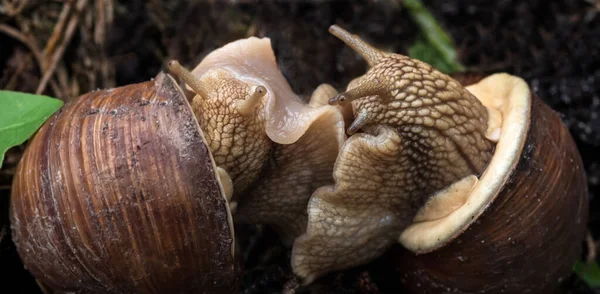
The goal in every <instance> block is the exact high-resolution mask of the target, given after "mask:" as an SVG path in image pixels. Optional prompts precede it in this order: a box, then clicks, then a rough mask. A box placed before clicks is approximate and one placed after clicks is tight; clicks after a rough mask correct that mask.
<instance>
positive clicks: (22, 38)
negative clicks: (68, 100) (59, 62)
mask: <svg viewBox="0 0 600 294" xmlns="http://www.w3.org/2000/svg"><path fill="white" fill-rule="evenodd" d="M0 32H2V33H4V34H6V35H8V36H10V37H12V38H14V39H16V40H17V41H19V42H21V43H23V45H25V46H26V47H27V48H29V51H31V53H33V56H34V57H35V60H36V61H37V64H38V68H39V69H40V72H44V70H45V67H44V56H43V54H42V51H40V47H39V46H38V44H37V42H36V41H35V39H32V38H31V37H29V36H26V35H24V34H23V33H21V32H20V31H18V30H16V29H15V28H13V27H10V26H8V25H5V24H0ZM50 86H51V87H52V90H53V91H54V93H55V94H56V95H57V96H58V97H63V95H62V91H61V90H60V88H59V87H58V85H57V84H56V83H55V82H53V81H51V82H50Z"/></svg>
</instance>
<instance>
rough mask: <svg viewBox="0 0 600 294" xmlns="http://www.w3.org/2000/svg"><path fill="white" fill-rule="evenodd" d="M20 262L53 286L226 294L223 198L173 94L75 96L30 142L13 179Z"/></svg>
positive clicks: (132, 88)
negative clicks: (74, 99)
mask: <svg viewBox="0 0 600 294" xmlns="http://www.w3.org/2000/svg"><path fill="white" fill-rule="evenodd" d="M11 197H12V203H11V224H12V231H13V234H14V239H15V243H16V245H17V248H18V252H19V255H20V256H21V258H22V260H23V263H24V264H25V266H26V267H27V269H28V270H29V271H31V273H32V274H33V275H34V276H35V277H36V278H37V280H38V281H39V282H40V283H41V284H44V285H45V286H47V287H48V288H50V289H52V290H53V291H55V292H58V293H62V292H71V291H74V292H83V293H216V292H218V293H229V292H235V291H236V289H237V288H236V285H237V268H236V267H235V266H234V257H233V232H232V227H231V225H230V223H231V215H230V212H229V208H228V204H227V201H226V199H225V198H224V196H223V190H222V187H221V184H220V183H219V180H218V179H217V176H216V173H215V166H214V163H213V159H212V156H211V155H210V152H209V150H208V147H207V146H206V145H205V144H204V139H203V135H202V132H201V131H200V128H199V126H198V123H197V121H196V119H195V117H194V115H193V113H192V111H191V108H190V106H189V104H188V103H187V101H186V100H185V98H184V96H183V94H182V93H181V90H180V89H179V87H178V86H177V85H176V83H175V82H174V81H173V79H172V78H170V77H169V76H167V75H165V74H163V73H161V74H159V75H158V76H157V77H156V78H155V79H154V80H153V81H149V82H146V83H141V84H135V85H129V86H125V87H121V88H116V89H111V90H102V91H96V92H91V93H88V94H85V95H83V96H81V97H79V99H77V100H76V102H74V103H72V104H70V105H67V106H65V107H64V108H63V109H62V110H61V111H60V112H58V113H57V114H56V115H54V116H53V117H52V118H51V119H49V120H48V121H47V122H46V124H45V125H44V126H43V127H42V128H41V129H40V131H39V132H38V133H37V135H36V136H35V138H34V139H33V140H32V141H31V142H30V145H29V147H28V148H27V151H26V152H25V154H24V156H23V159H22V161H21V163H20V164H19V167H18V170H17V173H16V175H15V179H14V184H13V187H12V195H11Z"/></svg>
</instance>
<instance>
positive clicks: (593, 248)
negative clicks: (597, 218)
mask: <svg viewBox="0 0 600 294" xmlns="http://www.w3.org/2000/svg"><path fill="white" fill-rule="evenodd" d="M585 243H586V245H587V249H588V250H587V257H586V259H585V260H586V262H587V263H588V264H590V263H592V262H594V261H595V260H596V254H597V251H598V245H597V244H596V241H594V237H592V233H590V231H587V233H586V234H585Z"/></svg>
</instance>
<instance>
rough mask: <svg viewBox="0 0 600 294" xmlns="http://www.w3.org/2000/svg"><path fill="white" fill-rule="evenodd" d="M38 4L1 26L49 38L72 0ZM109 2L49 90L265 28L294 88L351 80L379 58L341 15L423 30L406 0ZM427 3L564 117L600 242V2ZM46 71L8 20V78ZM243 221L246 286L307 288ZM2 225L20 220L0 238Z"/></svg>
mask: <svg viewBox="0 0 600 294" xmlns="http://www.w3.org/2000/svg"><path fill="white" fill-rule="evenodd" d="M8 2H9V3H19V2H21V1H8ZM29 2H31V3H29V4H28V5H27V6H25V7H24V9H22V10H20V11H17V12H16V13H14V14H13V15H9V14H4V15H0V24H4V25H7V26H10V27H14V28H16V29H18V30H23V29H24V28H27V29H28V31H27V32H26V33H27V34H29V36H31V38H33V39H34V40H35V42H36V43H37V44H38V46H39V47H40V48H42V49H43V48H44V47H45V46H43V44H47V41H48V40H49V39H50V36H51V35H52V29H53V27H54V24H55V23H56V22H57V19H58V16H59V14H60V11H61V9H62V4H61V3H59V2H57V1H56V2H55V1H53V2H50V1H48V2H41V1H29ZM38 2H40V3H38ZM99 2H102V3H105V4H108V3H112V4H113V6H112V7H111V9H110V10H111V11H113V12H114V18H113V20H112V21H110V18H109V17H107V16H106V15H105V16H104V18H101V15H102V14H101V13H100V9H97V8H94V7H92V6H94V5H92V4H89V6H90V7H88V8H86V10H85V11H86V18H84V19H85V20H83V21H81V22H80V23H79V25H78V27H77V29H76V30H75V33H74V34H73V38H72V39H71V41H70V42H69V43H68V44H66V45H67V46H66V50H65V53H64V54H63V55H62V56H61V58H60V60H59V62H58V66H57V69H56V75H55V76H54V77H53V78H52V79H51V81H53V82H54V86H53V85H50V86H48V87H46V89H45V91H44V93H46V94H48V95H53V96H58V97H60V98H62V99H64V100H67V101H68V100H70V99H72V98H73V97H76V96H78V95H79V94H82V93H85V92H88V91H90V90H94V89H97V88H106V87H112V86H119V85H125V84H130V83H134V82H141V81H145V80H148V79H150V78H152V77H154V76H156V74H157V73H158V72H159V71H160V70H161V69H162V68H163V66H164V64H165V62H166V61H167V60H169V59H178V60H179V61H180V62H181V63H182V64H184V65H186V66H187V67H188V68H191V67H193V65H195V64H197V63H198V62H199V61H200V60H201V59H202V58H203V57H204V56H205V55H206V54H207V53H208V52H210V51H212V50H214V49H215V48H218V47H221V46H222V45H224V44H226V43H228V42H230V41H233V40H236V39H239V38H244V37H247V36H251V35H255V36H266V37H269V38H271V40H272V42H273V46H274V49H275V53H276V55H277V59H278V62H279V65H280V68H281V70H282V72H283V73H284V75H285V76H286V77H287V78H288V80H289V82H290V84H291V85H292V87H293V89H294V90H295V91H296V92H297V93H299V94H301V95H304V96H306V95H308V94H310V92H311V91H312V89H314V88H316V87H317V86H318V85H319V84H320V83H322V82H328V83H331V84H333V85H334V86H336V87H337V88H338V89H342V88H344V86H345V85H346V84H347V83H348V82H349V81H350V79H352V78H353V77H356V76H358V75H360V74H362V73H363V72H364V71H365V69H366V64H365V63H364V61H363V60H362V59H361V58H359V57H358V56H356V55H355V54H354V53H353V52H351V51H350V49H348V48H347V47H345V46H344V45H343V44H342V43H341V42H339V41H338V40H336V39H334V38H333V37H332V36H330V35H329V34H328V32H327V28H328V26H329V25H331V24H334V23H337V24H340V25H341V26H342V27H344V28H346V29H348V30H349V31H351V32H354V33H356V34H360V35H361V36H362V37H363V38H364V39H365V40H367V41H369V42H371V43H372V44H374V45H376V46H377V47H379V48H384V49H386V50H388V51H395V52H398V53H406V52H407V49H408V47H409V46H410V45H411V43H412V42H413V40H414V39H415V37H416V36H417V33H418V28H417V27H416V26H415V25H414V24H413V23H412V22H411V20H410V17H409V15H408V14H407V12H406V10H405V9H403V7H402V6H401V5H400V4H399V2H397V1H357V2H350V1H312V2H309V3H287V2H284V3H278V4H265V5H256V4H254V5H252V4H243V3H242V4H222V3H221V2H218V1H211V2H214V3H198V2H200V1H185V0H179V1H142V0H133V1H116V2H113V1H108V0H104V1H99ZM242 2H244V1H242ZM291 2H295V1H291ZM425 4H426V6H427V7H428V8H429V9H430V10H431V11H432V13H433V14H434V15H435V16H436V18H437V19H438V20H439V21H440V22H441V24H442V25H443V26H444V27H445V28H446V29H447V30H448V32H449V34H450V35H451V37H452V38H453V39H454V41H455V43H456V45H457V47H458V51H459V59H460V61H461V62H462V63H464V64H465V65H466V66H467V68H468V69H469V70H471V71H480V72H485V73H491V72H500V71H503V72H508V73H511V74H515V75H519V76H521V77H523V78H525V79H526V81H527V82H528V83H530V85H531V86H532V88H533V89H534V91H535V92H536V93H537V94H538V95H539V96H540V97H541V98H542V99H543V100H544V101H545V102H546V103H548V104H549V105H550V106H552V107H553V108H554V109H555V110H556V111H558V112H560V113H561V114H562V118H563V120H564V122H565V124H566V125H567V126H568V127H569V129H570V131H571V133H572V135H573V137H574V138H575V141H576V143H577V146H578V147H579V150H580V152H581V156H582V158H583V162H584V164H585V168H586V171H587V174H588V183H589V195H590V201H591V205H590V207H591V213H590V220H589V230H590V233H591V235H592V236H593V237H594V239H597V238H600V214H599V213H597V212H598V211H599V210H600V199H598V197H597V196H598V195H599V193H600V152H598V151H597V150H600V149H599V147H600V2H599V1H594V0H564V1H547V0H546V1H542V0H530V1H520V0H498V1H478V0H476V1H460V0H431V1H426V3H425ZM0 7H1V5H0ZM0 11H3V10H0ZM90 19H91V20H90ZM94 20H95V21H94ZM101 29H104V32H103V31H102V30H101ZM39 44H42V45H39ZM41 77H42V74H41V73H40V70H39V66H38V61H36V56H35V54H32V53H31V50H30V48H28V47H27V46H25V45H24V44H23V43H21V42H19V41H17V40H15V39H14V38H11V37H9V36H7V35H6V34H4V33H2V32H1V31H0V89H13V90H19V91H25V92H35V91H36V88H37V87H38V84H39V82H40V80H41ZM21 153H22V148H16V149H13V150H11V152H10V153H9V154H8V156H7V158H6V161H5V163H4V166H3V169H2V170H0V200H2V201H0V204H1V205H0V208H1V209H4V210H6V208H7V207H8V203H7V199H8V194H9V189H10V188H9V185H10V181H11V174H12V173H11V172H12V170H13V169H14V166H15V165H16V162H18V158H19V157H20V154H21ZM2 215H4V214H3V213H0V216H2ZM6 221H7V219H6V217H5V218H4V219H0V224H1V223H2V222H3V223H6ZM238 229H239V230H238V231H244V232H246V233H245V234H243V235H242V236H241V238H240V239H241V242H240V245H241V248H245V250H244V254H243V260H244V266H245V275H244V277H243V283H242V290H243V293H279V292H281V291H282V289H293V288H295V286H296V285H295V283H296V282H295V280H294V279H293V275H292V274H291V269H290V267H289V265H288V261H289V250H287V249H285V248H284V247H283V246H282V245H281V244H279V243H278V241H277V236H276V234H275V233H274V232H273V231H271V230H270V229H269V228H265V227H240V228H238ZM2 232H7V233H8V230H6V228H5V230H4V231H0V235H1V234H2ZM582 246H584V244H582ZM589 249H590V248H589V247H587V250H589ZM596 249H597V248H592V250H593V251H594V252H595V251H596ZM587 250H586V251H587ZM582 258H585V256H582ZM0 280H1V281H9V284H10V283H13V284H15V283H16V284H17V286H18V287H19V288H20V289H22V290H23V291H25V292H24V293H36V291H37V290H34V289H37V288H36V286H35V282H34V281H33V280H32V279H31V277H29V276H28V275H27V272H26V271H24V270H22V265H20V264H19V260H18V257H17V255H16V253H15V250H14V245H12V242H11V241H10V239H7V238H4V240H3V241H2V242H1V243H0ZM17 281H19V282H18V283H17ZM4 285H6V282H5V283H4ZM565 288H566V289H567V292H569V293H600V291H597V292H594V290H592V289H589V288H587V286H585V285H584V283H583V282H582V281H580V280H579V279H578V278H577V277H576V276H575V275H573V277H572V278H571V279H570V280H569V281H567V282H566V283H565ZM23 291H22V292H23ZM378 291H379V288H378V286H377V284H376V282H374V281H373V280H372V277H370V275H369V271H368V270H366V269H364V268H358V269H352V270H349V271H346V272H342V273H337V274H332V275H330V276H327V277H325V278H324V279H322V280H321V281H320V282H319V283H317V284H315V285H313V286H311V287H310V288H299V289H297V290H296V292H298V293H305V292H306V293H308V292H310V293H356V292H360V293H377V292H378Z"/></svg>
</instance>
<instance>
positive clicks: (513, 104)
mask: <svg viewBox="0 0 600 294" xmlns="http://www.w3.org/2000/svg"><path fill="white" fill-rule="evenodd" d="M466 88H467V89H468V90H469V91H470V92H471V93H473V95H475V96H476V97H478V99H479V100H480V101H481V102H482V103H483V104H484V105H485V106H486V107H489V108H492V109H496V110H498V111H499V112H500V113H501V115H502V127H501V132H500V139H499V141H498V143H497V145H496V150H495V152H494V156H493V157H492V160H491V162H490V164H489V166H488V167H487V168H486V170H485V171H484V173H483V175H482V176H481V177H480V179H479V182H478V183H477V184H476V185H475V186H474V187H473V189H472V190H471V193H470V194H469V195H468V196H467V197H465V199H466V201H465V202H464V203H463V204H462V205H461V206H460V207H458V208H457V209H456V210H454V211H453V212H451V213H450V214H448V215H446V216H444V217H442V218H431V217H428V216H427V215H424V213H422V212H423V211H420V212H419V213H418V214H417V216H416V217H415V219H431V220H428V221H421V222H414V223H413V224H411V225H410V226H409V227H408V228H406V229H405V230H404V231H403V232H402V234H401V235H400V237H399V240H398V241H399V242H400V243H401V244H402V245H403V246H404V247H406V248H407V249H408V250H410V251H412V252H415V253H427V252H430V251H433V250H435V249H438V248H440V247H442V246H444V245H445V244H447V243H449V242H450V241H452V240H453V239H454V238H456V237H458V236H459V235H460V234H461V233H462V232H463V231H464V230H466V229H467V228H468V227H469V226H470V225H471V224H472V223H473V222H475V221H476V220H477V218H478V217H479V216H480V215H481V214H482V213H483V211H484V210H485V209H486V207H488V206H489V205H490V204H491V203H492V202H493V201H494V199H495V198H496V196H497V195H498V194H499V192H500V190H501V189H502V187H503V185H504V184H505V183H506V181H507V180H508V178H509V176H510V174H511V171H512V170H513V169H514V167H515V166H516V164H517V163H518V161H519V159H520V155H521V151H522V150H523V147H524V145H525V141H526V139H527V133H528V130H529V124H530V111H531V93H530V89H529V86H528V85H527V83H526V82H525V81H524V80H523V79H521V78H519V77H516V76H512V75H509V74H505V73H500V74H494V75H491V76H488V77H486V78H484V79H483V80H481V81H480V82H478V83H476V84H473V85H470V86H468V87H466ZM444 201H452V200H451V199H450V200H447V199H446V200H444ZM453 202H454V203H452V205H456V203H455V202H456V201H453ZM438 205H439V204H438Z"/></svg>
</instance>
